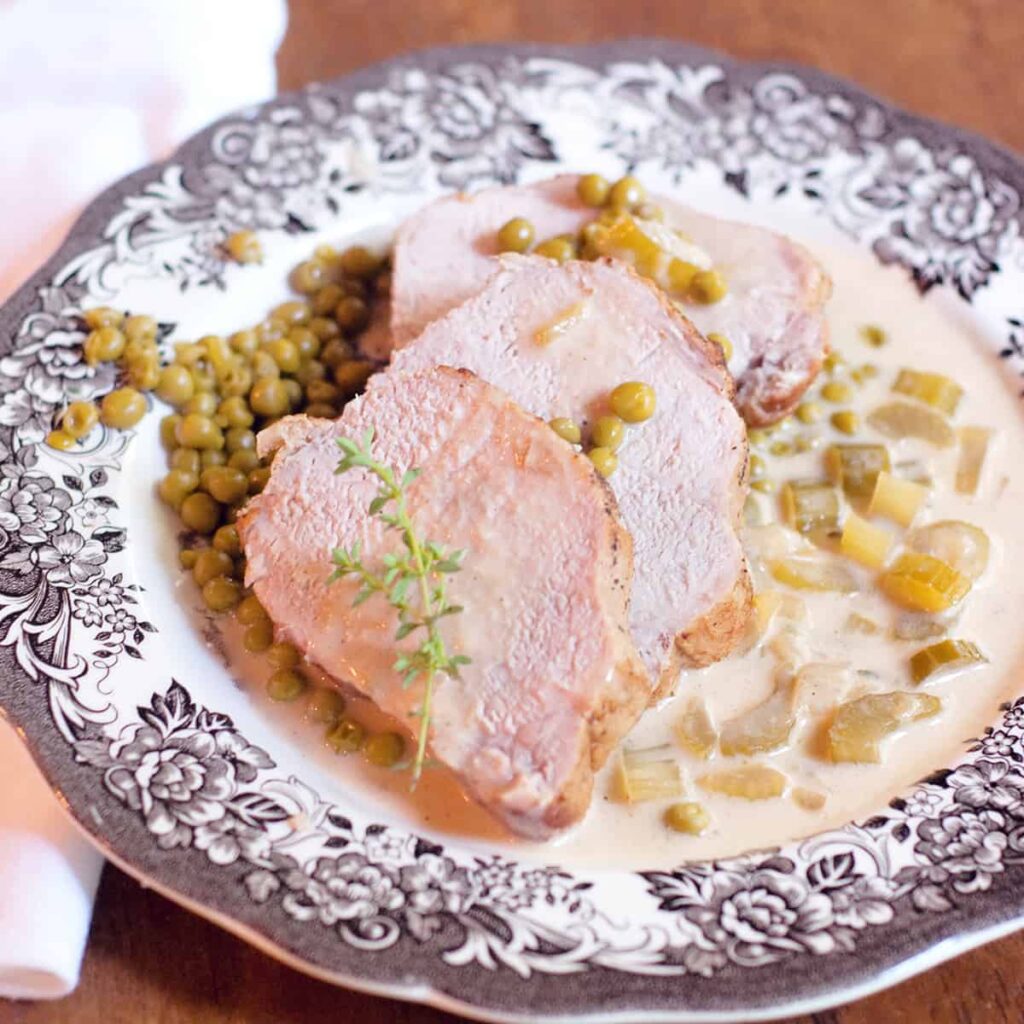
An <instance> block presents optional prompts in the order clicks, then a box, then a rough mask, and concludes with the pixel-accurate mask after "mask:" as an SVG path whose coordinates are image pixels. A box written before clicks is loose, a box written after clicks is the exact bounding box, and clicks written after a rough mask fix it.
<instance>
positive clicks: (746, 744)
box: [718, 680, 796, 757]
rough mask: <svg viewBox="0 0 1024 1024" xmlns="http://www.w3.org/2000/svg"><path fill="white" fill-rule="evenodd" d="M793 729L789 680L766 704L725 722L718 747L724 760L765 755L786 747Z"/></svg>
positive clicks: (778, 687) (791, 694) (790, 683)
mask: <svg viewBox="0 0 1024 1024" xmlns="http://www.w3.org/2000/svg"><path fill="white" fill-rule="evenodd" d="M794 725H796V712H795V710H794V707H793V682H792V680H789V681H786V682H783V683H782V684H781V685H779V686H777V687H776V689H775V692H774V693H773V694H772V695H771V696H770V697H769V698H768V699H767V700H764V701H762V702H761V703H760V704H758V705H756V706H755V707H752V708H750V710H748V711H745V712H743V714H741V715H737V716H736V717H735V718H730V719H729V721H727V722H724V723H723V724H722V729H721V733H720V735H719V738H718V744H719V747H720V749H721V751H722V753H723V754H724V755H725V756H726V757H732V756H734V755H736V754H765V753H767V752H768V751H771V750H778V749H779V748H780V747H782V746H785V744H786V743H787V742H788V741H789V737H790V734H791V733H792V732H793V726H794Z"/></svg>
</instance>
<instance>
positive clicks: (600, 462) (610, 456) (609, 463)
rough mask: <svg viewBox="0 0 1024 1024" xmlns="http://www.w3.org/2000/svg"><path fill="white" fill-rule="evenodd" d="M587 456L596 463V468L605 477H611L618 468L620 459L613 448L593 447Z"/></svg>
mask: <svg viewBox="0 0 1024 1024" xmlns="http://www.w3.org/2000/svg"><path fill="white" fill-rule="evenodd" d="M587 458H588V459H590V461H591V462H592V463H593V464H594V469H596V470H597V471H598V473H600V474H601V476H603V477H609V476H611V475H612V473H614V472H615V470H616V469H617V468H618V465H619V460H618V457H617V456H616V454H615V452H613V451H612V450H611V448H591V449H590V451H589V452H587Z"/></svg>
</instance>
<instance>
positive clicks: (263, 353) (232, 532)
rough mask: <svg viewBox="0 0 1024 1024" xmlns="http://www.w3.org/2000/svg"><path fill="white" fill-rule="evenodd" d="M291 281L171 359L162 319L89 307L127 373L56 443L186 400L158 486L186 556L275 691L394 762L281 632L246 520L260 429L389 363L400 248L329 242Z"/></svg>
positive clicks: (321, 412) (262, 477)
mask: <svg viewBox="0 0 1024 1024" xmlns="http://www.w3.org/2000/svg"><path fill="white" fill-rule="evenodd" d="M243 235H244V236H245V237H242V236H243ZM250 235H251V233H245V232H243V233H240V234H239V236H238V237H235V236H232V239H230V240H229V243H228V244H226V250H227V252H228V253H229V254H230V255H231V256H232V257H233V258H234V259H236V260H237V261H238V262H240V263H247V262H258V260H259V259H261V258H262V251H261V249H260V247H259V242H258V239H256V238H255V236H252V237H250ZM290 284H291V287H292V289H293V290H294V291H295V292H296V293H297V294H298V297H297V298H295V299H292V300H290V301H287V302H283V303H281V304H279V305H278V306H276V307H274V308H273V309H272V310H271V311H270V314H269V315H268V316H267V317H266V318H265V319H264V320H262V321H261V322H260V323H258V324H256V325H254V326H252V327H249V328H244V329H242V330H239V331H236V332H235V333H234V334H231V335H228V336H227V337H223V336H221V335H213V334H210V335H206V336H204V337H202V338H200V339H199V340H198V341H194V342H191V341H181V342H177V343H175V344H174V347H173V356H172V357H171V359H170V360H169V361H165V360H164V359H162V357H161V352H160V346H159V340H158V336H159V327H158V324H157V322H156V320H155V319H154V318H153V317H150V316H142V315H134V316H127V315H125V314H124V313H123V312H120V311H118V310H114V309H111V308H109V307H99V308H95V309H91V310H89V311H87V312H85V313H84V314H83V316H84V320H85V323H86V326H87V327H88V328H89V334H88V336H87V337H86V339H85V342H84V346H83V349H84V355H85V359H86V362H87V363H89V364H90V365H96V364H97V363H101V362H110V363H114V364H116V366H117V369H118V373H119V377H120V378H122V379H123V382H124V383H123V386H121V387H118V388H117V389H115V390H114V391H111V392H110V394H108V395H106V396H105V397H104V398H103V399H102V401H101V402H100V403H99V405H97V404H95V403H92V402H72V403H71V404H70V405H68V407H67V408H66V409H65V410H64V411H63V413H62V415H61V417H60V421H59V425H58V426H57V427H55V429H54V430H53V432H52V433H51V434H50V435H49V437H48V441H49V443H50V444H51V445H52V446H53V447H55V448H58V449H62V450H67V449H71V448H73V447H74V445H75V444H76V443H77V442H78V441H79V440H81V439H83V438H85V437H86V436H87V435H88V433H89V432H90V431H91V430H92V429H93V428H94V427H95V426H96V425H97V424H99V423H102V424H104V425H105V426H107V427H110V428H114V429H130V428H131V427H134V426H136V425H137V424H138V422H139V421H140V420H141V419H142V417H143V416H144V415H145V413H146V411H147V408H148V405H149V403H148V402H147V399H146V393H147V392H151V393H152V394H153V395H155V396H156V397H157V398H159V399H160V400H161V401H163V402H164V403H166V404H167V405H169V406H171V408H172V409H173V410H174V411H173V412H171V413H169V414H168V415H165V416H164V417H163V418H162V419H161V421H160V440H161V444H162V445H163V448H164V450H165V451H166V454H167V473H166V475H165V476H164V477H163V478H162V479H161V480H160V482H159V484H158V485H157V492H158V494H159V496H160V498H161V500H162V501H163V502H164V503H165V504H167V505H168V506H169V507H170V508H172V509H174V511H175V512H176V513H177V515H178V517H179V519H180V520H181V524H182V526H183V527H184V531H183V534H182V541H181V548H180V551H179V560H180V563H181V566H182V568H183V569H185V570H187V571H188V572H190V573H191V575H192V578H193V580H194V581H195V583H196V585H197V587H199V589H200V591H201V593H202V598H203V603H204V604H205V606H206V608H207V609H208V610H209V611H211V612H213V613H216V614H226V613H233V614H234V616H235V619H236V621H237V622H238V624H239V625H240V627H241V628H242V631H243V632H242V643H243V646H244V647H245V649H246V650H247V651H248V652H250V653H253V654H260V655H263V656H265V657H266V659H267V660H268V661H269V663H270V666H271V668H272V672H271V674H270V676H269V679H268V681H267V693H268V695H269V696H270V697H271V699H273V700H276V701H283V702H284V701H294V700H297V699H298V698H300V697H303V696H305V698H306V701H307V704H306V713H307V717H308V718H310V719H311V720H312V721H314V722H316V723H319V724H321V725H326V726H327V730H326V740H327V743H328V745H329V746H330V747H331V748H332V749H334V750H335V751H337V752H339V753H352V752H355V751H362V753H363V756H364V757H365V758H366V760H367V761H369V762H370V763H371V764H374V765H378V766H381V767H394V766H396V765H399V764H400V763H401V762H402V761H403V759H404V758H405V740H404V739H403V738H402V736H401V735H400V734H399V733H395V732H378V733H373V734H370V733H368V731H367V730H366V729H365V728H364V727H363V726H362V725H361V724H360V723H359V722H358V721H357V720H356V719H355V718H353V717H352V716H351V715H347V714H345V702H344V698H343V697H342V696H341V694H339V693H337V692H336V691H335V690H333V689H331V688H329V687H323V686H315V687H314V686H311V685H310V682H309V679H308V678H307V675H306V673H304V671H303V666H302V664H301V658H300V655H299V652H298V651H297V650H296V648H295V647H294V646H292V645H291V644H288V643H281V642H275V640H274V628H273V623H272V622H271V620H270V617H269V616H268V615H267V612H266V610H265V609H264V608H263V606H262V605H261V604H260V602H259V600H258V598H257V597H256V596H255V595H254V594H252V593H248V592H246V590H245V588H244V586H243V582H242V581H243V579H244V576H245V555H244V552H243V551H242V547H241V544H240V541H239V536H238V530H237V528H236V526H235V520H236V518H237V516H238V513H239V511H240V510H241V509H242V507H243V506H244V505H245V503H246V502H247V501H248V499H249V498H250V497H251V496H252V495H254V494H258V493H259V492H260V491H261V490H262V489H263V487H264V486H265V485H266V482H267V480H268V478H269V475H270V467H269V463H268V462H265V461H263V460H261V459H260V458H259V456H258V455H257V454H256V434H257V433H258V432H259V431H260V430H262V429H263V428H264V427H267V426H269V425H270V424H271V423H273V422H274V421H275V420H277V419H280V418H281V417H282V416H286V415H289V414H291V413H305V414H306V415H309V416H318V417H327V418H331V419H334V418H336V417H337V416H339V415H340V414H341V411H342V409H343V408H344V406H345V403H346V402H348V400H349V399H351V398H352V397H354V396H355V395H357V394H358V393H359V392H360V391H362V389H363V388H364V387H365V385H366V382H367V380H368V379H369V377H370V375H371V374H372V373H373V372H374V371H375V370H376V369H377V365H376V364H375V363H373V362H370V361H368V360H366V359H363V358H362V357H361V356H360V354H359V351H358V347H357V342H358V337H359V335H360V334H361V332H362V331H363V330H364V329H365V328H366V326H367V325H368V324H369V322H370V319H371V316H372V313H373V308H374V305H375V303H378V302H385V301H387V297H388V294H389V289H390V269H389V265H388V260H387V258H386V257H381V256H379V255H377V254H375V253H374V252H372V251H370V250H369V249H367V248H365V247H363V246H353V247H351V248H348V249H345V250H343V251H340V252H339V251H337V250H335V249H334V248H333V247H331V246H320V247H318V248H317V249H316V250H315V251H314V253H313V255H312V256H311V257H310V258H309V259H308V260H304V261H303V262H302V263H300V264H299V265H298V266H296V267H295V268H294V269H293V270H292V272H291V275H290Z"/></svg>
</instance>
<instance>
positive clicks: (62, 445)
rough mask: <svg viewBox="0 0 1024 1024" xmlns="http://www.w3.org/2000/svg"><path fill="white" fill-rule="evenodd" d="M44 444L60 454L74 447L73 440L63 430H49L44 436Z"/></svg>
mask: <svg viewBox="0 0 1024 1024" xmlns="http://www.w3.org/2000/svg"><path fill="white" fill-rule="evenodd" d="M46 443H47V444H48V445H49V446H50V447H51V448H56V449H57V451H60V452H69V451H71V449H72V448H74V447H75V439H74V438H73V437H72V436H71V435H70V434H69V433H67V432H66V431H64V430H51V431H50V432H49V433H48V434H47V435H46Z"/></svg>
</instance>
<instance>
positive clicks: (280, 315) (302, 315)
mask: <svg viewBox="0 0 1024 1024" xmlns="http://www.w3.org/2000/svg"><path fill="white" fill-rule="evenodd" d="M270 315H271V317H272V318H273V319H274V320H279V321H280V322H281V323H283V324H287V325H289V326H292V327H296V326H301V325H303V324H308V323H309V318H310V317H311V316H312V315H313V310H312V308H311V307H310V304H309V303H308V302H303V301H302V299H292V300H291V301H289V302H282V303H281V304H280V305H279V306H275V307H274V308H273V310H272V311H271V313H270Z"/></svg>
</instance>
